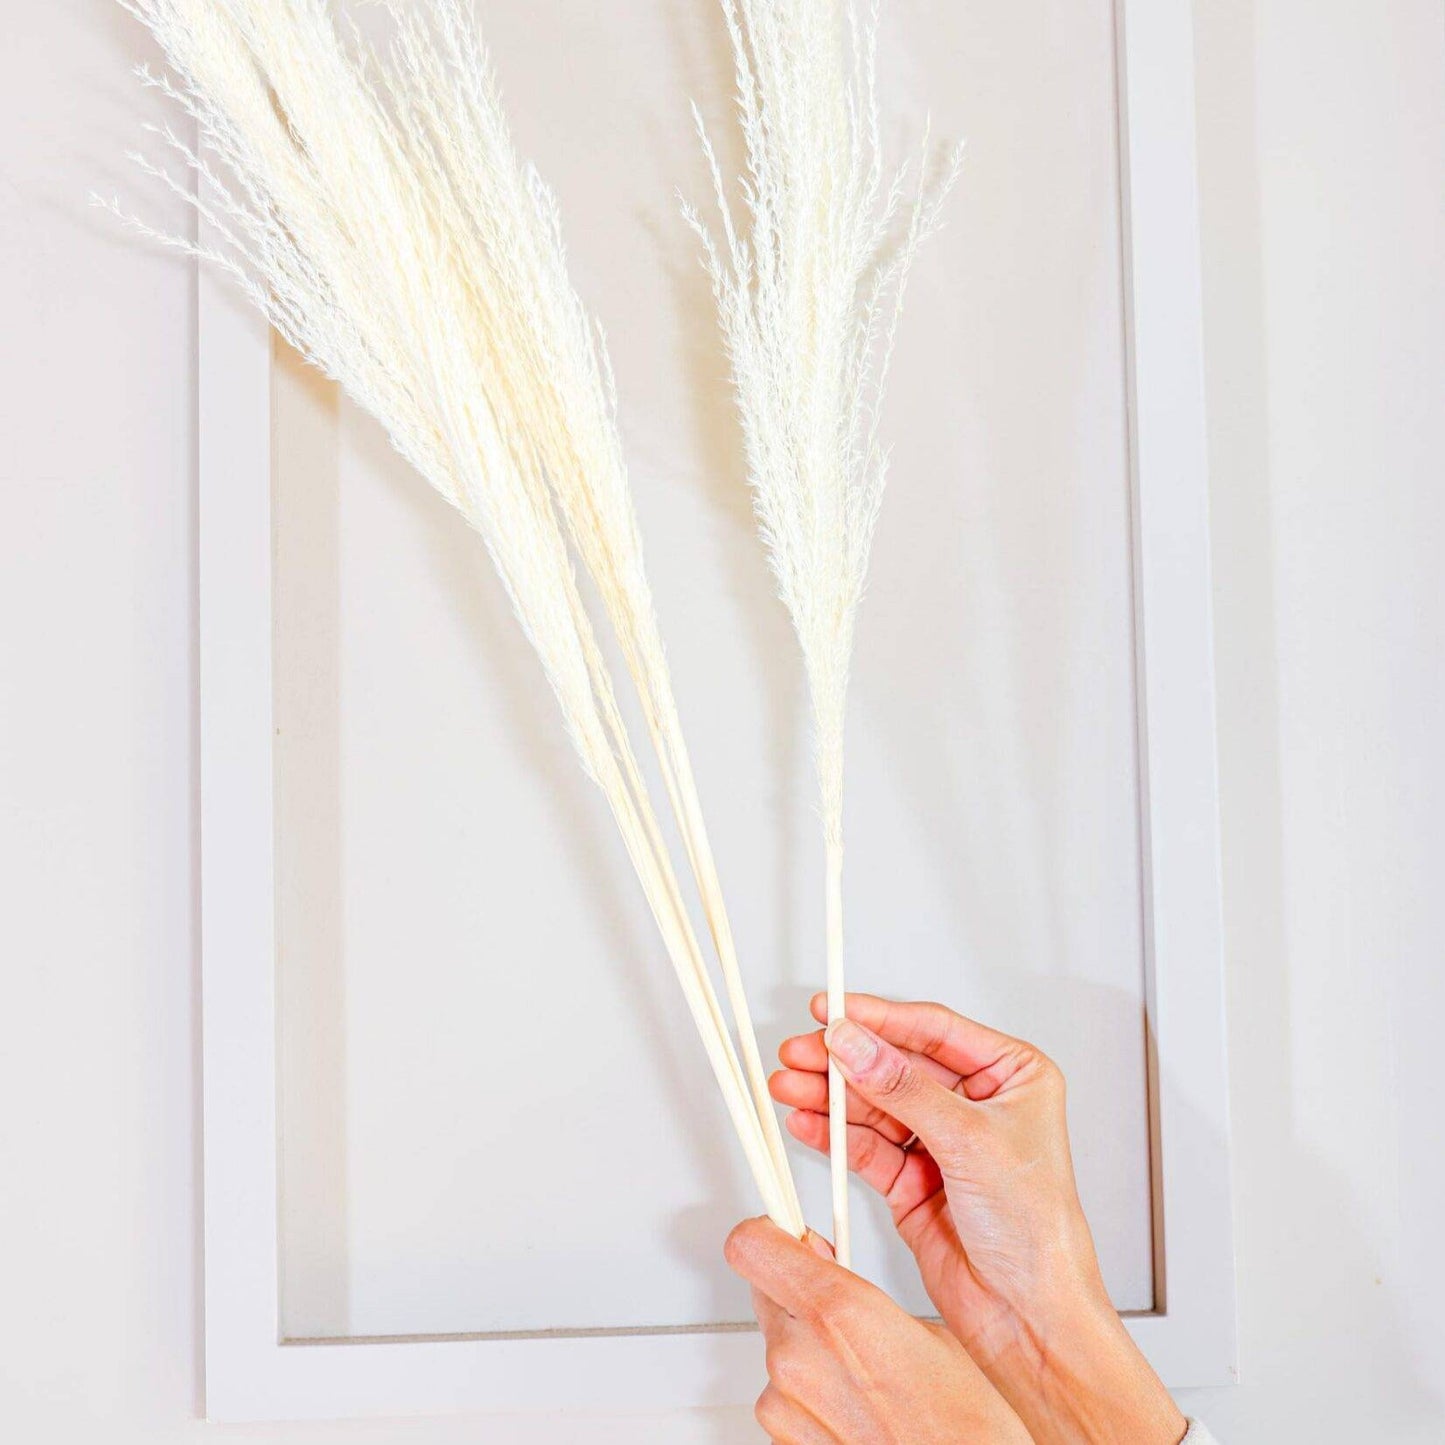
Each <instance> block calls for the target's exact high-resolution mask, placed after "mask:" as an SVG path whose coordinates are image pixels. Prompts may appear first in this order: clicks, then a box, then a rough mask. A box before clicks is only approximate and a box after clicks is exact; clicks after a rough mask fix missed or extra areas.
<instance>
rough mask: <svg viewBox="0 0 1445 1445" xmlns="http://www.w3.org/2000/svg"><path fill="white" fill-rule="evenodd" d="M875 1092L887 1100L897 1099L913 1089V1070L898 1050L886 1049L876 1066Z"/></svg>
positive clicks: (873, 1079)
mask: <svg viewBox="0 0 1445 1445" xmlns="http://www.w3.org/2000/svg"><path fill="white" fill-rule="evenodd" d="M871 1082H872V1085H873V1090H874V1092H875V1093H876V1094H878V1095H880V1096H881V1097H883V1098H885V1099H896V1098H898V1097H899V1096H900V1095H902V1094H906V1093H908V1092H909V1090H910V1089H911V1088H912V1087H913V1068H912V1066H911V1065H910V1064H909V1062H908V1060H907V1059H905V1058H904V1057H903V1055H902V1054H900V1053H899V1052H898V1050H897V1049H884V1050H882V1051H881V1053H880V1057H879V1059H878V1062H877V1063H876V1064H875V1065H874V1072H873V1077H872V1080H871Z"/></svg>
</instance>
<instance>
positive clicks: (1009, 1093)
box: [770, 994, 1188, 1445]
mask: <svg viewBox="0 0 1445 1445" xmlns="http://www.w3.org/2000/svg"><path fill="white" fill-rule="evenodd" d="M812 1011H813V1015H814V1017H815V1018H817V1019H818V1020H819V1022H823V1021H824V1020H825V1019H826V1018H827V998H826V996H825V995H823V994H819V995H818V996H816V997H815V998H814V999H813V1002H812ZM847 1015H848V1017H847V1018H846V1019H842V1020H839V1021H838V1022H837V1023H835V1024H834V1025H833V1026H832V1027H831V1028H830V1029H829V1030H828V1031H827V1034H826V1037H825V1035H824V1033H823V1031H821V1030H820V1031H818V1032H815V1033H810V1034H804V1035H800V1036H798V1037H796V1038H791V1039H788V1040H787V1041H786V1042H785V1043H784V1044H783V1046H782V1048H781V1049H780V1050H779V1057H780V1058H781V1060H782V1062H783V1064H784V1066H785V1067H784V1068H783V1069H782V1070H781V1071H779V1072H778V1073H776V1074H774V1075H773V1077H772V1080H771V1085H770V1086H771V1089H772V1094H773V1097H774V1098H775V1099H776V1100H777V1101H778V1102H779V1103H780V1104H785V1105H788V1106H790V1107H791V1108H792V1109H793V1110H794V1112H793V1113H792V1114H791V1115H789V1117H788V1121H787V1123H788V1129H789V1132H790V1133H792V1134H793V1136H794V1137H795V1138H797V1139H799V1140H801V1141H802V1142H803V1143H804V1144H807V1145H809V1146H810V1147H811V1148H814V1149H817V1150H819V1151H820V1152H822V1153H827V1150H828V1114H827V1111H828V1080H827V1063H828V1056H829V1054H830V1053H831V1054H832V1056H833V1057H834V1058H836V1059H837V1061H838V1064H839V1067H840V1068H841V1069H842V1071H843V1074H844V1077H845V1078H846V1079H847V1081H848V1085H849V1087H848V1098H847V1109H848V1163H849V1167H850V1168H852V1169H853V1170H854V1171H855V1172H856V1173H857V1174H858V1175H859V1176H860V1177H861V1178H862V1179H863V1180H864V1181H865V1182H866V1183H868V1184H869V1185H871V1186H872V1187H873V1188H874V1189H875V1190H877V1191H878V1193H880V1194H881V1195H882V1196H883V1197H884V1199H885V1200H886V1201H887V1203H888V1207H889V1209H890V1210H891V1211H892V1215H893V1223H894V1226H895V1227H896V1229H897V1230H898V1233H899V1236H900V1237H901V1238H902V1240H903V1242H904V1243H905V1244H906V1245H907V1246H908V1247H909V1249H910V1250H912V1252H913V1255H914V1258H915V1259H916V1260H917V1262H918V1267H919V1270H920V1272H921V1274H922V1276H923V1282H924V1285H925V1286H926V1288H927V1290H928V1293H929V1296H930V1298H931V1299H932V1300H933V1302H934V1304H935V1305H936V1306H937V1308H938V1311H939V1313H940V1314H941V1315H942V1316H943V1318H944V1319H945V1320H946V1321H947V1323H948V1327H949V1329H950V1330H951V1331H952V1332H953V1334H954V1335H955V1337H956V1338H957V1339H958V1340H959V1341H960V1342H961V1343H962V1345H963V1346H964V1347H965V1349H966V1350H967V1351H968V1353H969V1355H970V1356H971V1357H972V1358H973V1359H974V1360H975V1361H977V1363H978V1364H979V1366H980V1367H981V1368H982V1370H983V1372H984V1373H985V1374H986V1375H987V1376H988V1378H989V1379H990V1380H991V1381H992V1382H993V1384H994V1385H995V1386H996V1387H997V1388H998V1390H999V1391H1000V1392H1001V1393H1002V1394H1003V1395H1004V1397H1005V1398H1006V1399H1007V1400H1008V1401H1009V1403H1010V1404H1011V1405H1012V1406H1013V1407H1014V1409H1015V1410H1016V1411H1017V1413H1018V1415H1019V1416H1020V1418H1021V1419H1022V1420H1023V1422H1024V1424H1025V1425H1026V1426H1027V1427H1028V1429H1029V1432H1030V1434H1031V1435H1032V1437H1033V1438H1034V1439H1035V1440H1036V1441H1039V1442H1041V1445H1051V1442H1064V1441H1069V1442H1086V1445H1093V1442H1102V1441H1119V1442H1124V1441H1127V1442H1129V1445H1177V1442H1178V1441H1180V1440H1181V1439H1182V1438H1183V1437H1184V1434H1185V1432H1186V1429H1187V1425H1188V1422H1187V1421H1186V1420H1185V1419H1184V1416H1183V1415H1182V1414H1181V1413H1180V1411H1179V1408H1178V1406H1176V1405H1175V1404H1174V1402H1173V1400H1172V1399H1171V1398H1170V1396H1169V1393H1168V1391H1167V1390H1165V1388H1164V1386H1163V1384H1162V1383H1161V1382H1160V1381H1159V1378H1158V1377H1157V1376H1156V1375H1155V1374H1154V1372H1153V1370H1152V1369H1151V1368H1150V1366H1149V1364H1148V1362H1147V1361H1146V1360H1145V1359H1144V1357H1143V1355H1142V1354H1141V1353H1140V1352H1139V1349H1138V1347H1137V1346H1136V1345H1135V1344H1134V1342H1133V1340H1132V1339H1131V1338H1130V1336H1129V1333H1128V1331H1127V1330H1126V1329H1125V1328H1124V1326H1123V1323H1122V1322H1121V1321H1120V1319H1119V1316H1118V1314H1117V1313H1116V1312H1115V1310H1114V1308H1113V1306H1112V1304H1111V1303H1110V1301H1109V1297H1108V1294H1107V1292H1106V1291H1105V1288H1104V1282H1103V1278H1102V1276H1101V1274H1100V1272H1099V1264H1098V1259H1097V1256H1096V1255H1095V1253H1094V1244H1093V1238H1092V1236H1091V1235H1090V1233H1089V1227H1088V1224H1087V1223H1086V1221H1085V1219H1084V1212H1083V1209H1082V1208H1081V1207H1080V1204H1079V1196H1078V1191H1077V1189H1076V1187H1075V1184H1074V1168H1073V1161H1072V1159H1071V1157H1070V1154H1069V1139H1068V1127H1067V1123H1066V1119H1065V1091H1064V1079H1063V1075H1062V1073H1061V1072H1060V1071H1059V1069H1058V1067H1057V1065H1055V1064H1054V1063H1053V1062H1052V1061H1051V1060H1050V1059H1048V1058H1046V1057H1045V1056H1044V1054H1043V1053H1041V1052H1040V1051H1039V1050H1038V1049H1037V1048H1035V1047H1033V1045H1031V1044H1027V1043H1024V1042H1023V1041H1022V1040H1020V1039H1015V1038H1010V1037H1009V1036H1008V1035H1007V1034H1002V1033H997V1032H995V1031H994V1030H993V1029H989V1028H985V1027H984V1026H983V1025H981V1024H977V1023H974V1022H973V1021H971V1020H969V1019H965V1018H963V1017H961V1016H960V1015H958V1014H956V1013H954V1012H952V1011H951V1010H950V1009H947V1008H944V1007H943V1006H942V1005H940V1004H931V1003H893V1002H889V1001H888V1000H886V999H881V998H876V997H873V996H872V995H869V994H849V995H848V999H847Z"/></svg>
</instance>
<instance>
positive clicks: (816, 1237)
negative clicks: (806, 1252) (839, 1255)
mask: <svg viewBox="0 0 1445 1445" xmlns="http://www.w3.org/2000/svg"><path fill="white" fill-rule="evenodd" d="M805 1243H806V1244H807V1246H808V1248H809V1249H811V1250H812V1251H813V1253H814V1254H821V1255H822V1256H823V1258H824V1259H834V1258H836V1256H835V1255H834V1253H833V1246H832V1245H831V1244H829V1243H828V1241H827V1240H826V1239H824V1238H823V1236H822V1235H821V1234H819V1233H818V1232H817V1230H814V1229H810V1230H809V1231H808V1235H807V1239H806V1240H805Z"/></svg>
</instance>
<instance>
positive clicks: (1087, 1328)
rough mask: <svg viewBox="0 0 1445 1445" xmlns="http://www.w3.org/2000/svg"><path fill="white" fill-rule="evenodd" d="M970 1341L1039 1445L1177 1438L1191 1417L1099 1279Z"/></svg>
mask: <svg viewBox="0 0 1445 1445" xmlns="http://www.w3.org/2000/svg"><path fill="white" fill-rule="evenodd" d="M1016 1321H1017V1322H1016V1323H1014V1324H1012V1325H1011V1326H1004V1325H1003V1324H1002V1322H1001V1321H1000V1322H996V1324H995V1326H994V1328H993V1329H991V1330H989V1331H987V1332H986V1333H985V1334H984V1335H983V1336H982V1337H977V1336H976V1337H975V1341H974V1342H973V1343H971V1344H970V1350H971V1352H974V1351H976V1353H975V1354H974V1358H975V1359H976V1360H977V1361H978V1363H979V1365H980V1366H981V1367H982V1368H983V1370H984V1373H985V1374H987V1375H988V1376H989V1378H990V1380H991V1381H992V1382H993V1384H994V1386H995V1388H997V1389H998V1390H999V1392H1000V1393H1001V1394H1002V1395H1003V1396H1004V1397H1005V1399H1007V1400H1008V1402H1009V1403H1010V1404H1011V1405H1012V1406H1013V1408H1014V1409H1015V1410H1016V1411H1017V1412H1018V1414H1019V1416H1020V1417H1021V1418H1022V1419H1023V1421H1024V1423H1025V1424H1026V1425H1027V1427H1028V1429H1029V1433H1030V1434H1031V1435H1032V1437H1033V1439H1034V1440H1035V1441H1037V1442H1039V1445H1055V1442H1057V1445H1064V1442H1069V1445H1105V1442H1122V1441H1127V1442H1128V1445H1179V1442H1180V1441H1181V1440H1182V1439H1183V1438H1184V1435H1185V1433H1186V1431H1187V1429H1188V1422H1187V1421H1186V1420H1185V1418H1184V1415H1183V1413H1182V1412H1181V1411H1180V1409H1179V1407H1178V1406H1177V1405H1176V1404H1175V1403H1174V1401H1173V1399H1172V1398H1171V1396H1170V1394H1169V1392H1168V1391H1167V1390H1166V1389H1165V1388H1164V1385H1163V1383H1162V1381H1161V1380H1160V1379H1159V1377H1158V1376H1157V1375H1156V1374H1155V1373H1154V1371H1153V1369H1152V1368H1151V1366H1150V1365H1149V1362H1148V1361H1147V1360H1146V1359H1145V1358H1144V1356H1143V1354H1142V1353H1141V1352H1140V1350H1139V1347H1138V1346H1137V1345H1136V1344H1135V1343H1134V1341H1133V1338H1132V1337H1131V1336H1130V1334H1129V1332H1128V1330H1127V1329H1126V1328H1125V1326H1124V1323H1123V1321H1122V1320H1120V1318H1119V1316H1118V1314H1117V1312H1116V1311H1115V1309H1114V1307H1113V1305H1112V1304H1111V1303H1110V1301H1109V1298H1108V1295H1107V1294H1106V1293H1105V1291H1104V1287H1103V1283H1102V1281H1101V1280H1100V1281H1095V1280H1091V1281H1073V1282H1071V1283H1070V1284H1069V1285H1067V1286H1066V1287H1064V1288H1061V1289H1059V1290H1057V1291H1054V1292H1053V1294H1052V1297H1051V1298H1050V1299H1047V1300H1040V1301H1035V1302H1034V1303H1033V1304H1031V1306H1030V1308H1029V1309H1028V1311H1027V1314H1026V1319H1025V1318H1022V1317H1016Z"/></svg>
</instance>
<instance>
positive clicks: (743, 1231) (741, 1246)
mask: <svg viewBox="0 0 1445 1445" xmlns="http://www.w3.org/2000/svg"><path fill="white" fill-rule="evenodd" d="M758 1224H759V1221H758V1220H756V1219H745V1220H743V1222H742V1223H741V1224H739V1225H735V1226H734V1227H733V1229H732V1231H731V1232H730V1233H729V1234H728V1237H727V1239H726V1240H724V1242H723V1258H724V1259H725V1260H726V1261H727V1263H728V1267H729V1268H730V1269H732V1270H735V1271H736V1272H737V1273H739V1274H741V1273H743V1272H744V1270H745V1268H746V1266H747V1262H748V1260H749V1258H750V1257H751V1254H752V1247H753V1245H754V1243H755V1242H756V1240H757V1232H758Z"/></svg>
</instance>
